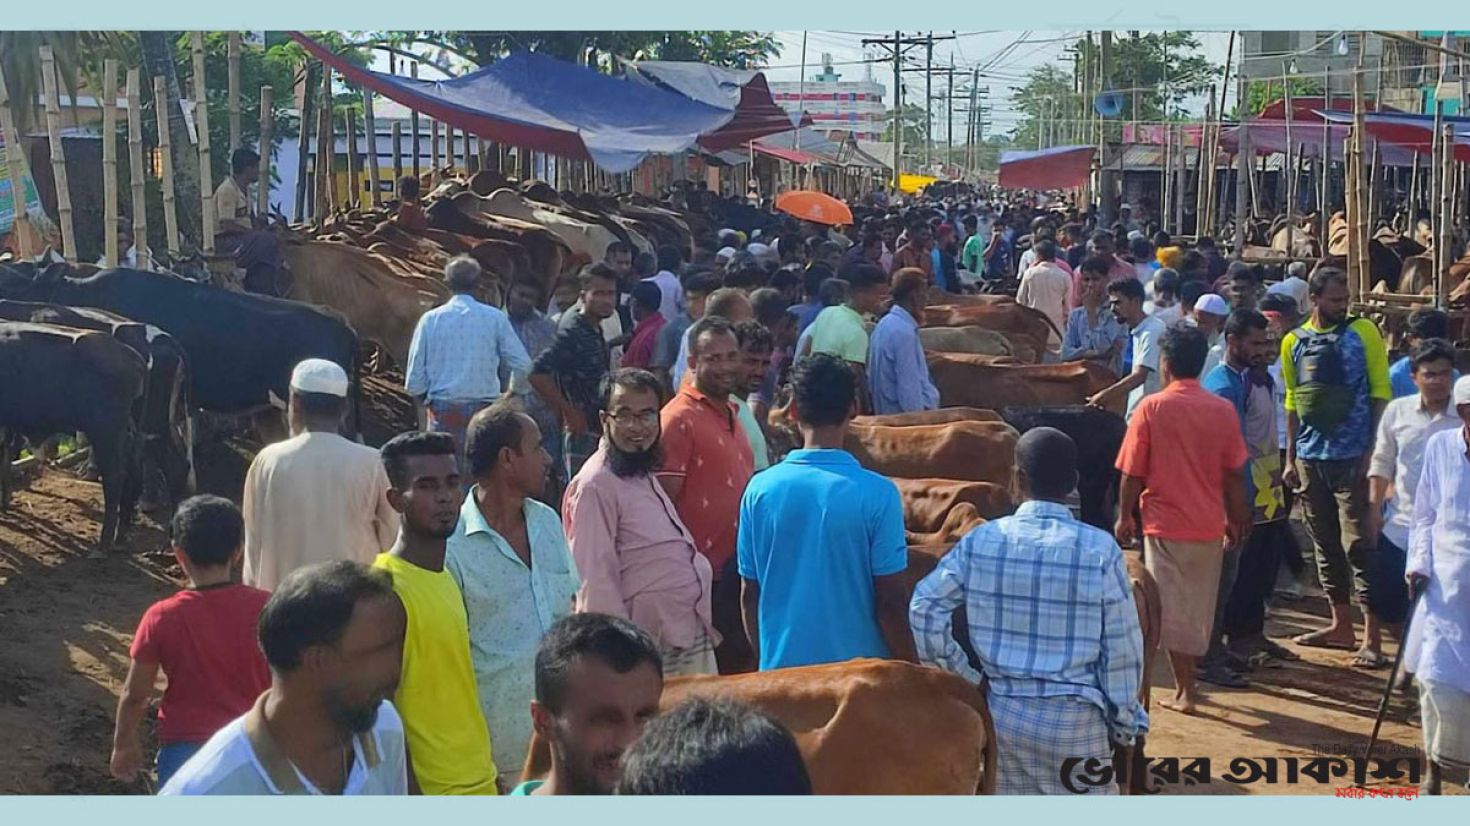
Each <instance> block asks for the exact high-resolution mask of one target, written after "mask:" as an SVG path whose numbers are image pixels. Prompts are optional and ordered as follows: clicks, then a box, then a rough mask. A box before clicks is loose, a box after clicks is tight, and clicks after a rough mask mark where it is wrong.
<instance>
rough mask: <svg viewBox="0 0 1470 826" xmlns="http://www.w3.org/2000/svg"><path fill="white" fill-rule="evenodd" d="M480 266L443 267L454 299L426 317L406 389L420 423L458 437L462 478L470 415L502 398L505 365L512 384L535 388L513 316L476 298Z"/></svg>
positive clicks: (413, 345)
mask: <svg viewBox="0 0 1470 826" xmlns="http://www.w3.org/2000/svg"><path fill="white" fill-rule="evenodd" d="M479 281H480V265H479V264H478V263H477V262H476V261H475V259H473V258H470V257H469V256H466V255H461V256H458V257H456V258H453V259H451V260H450V261H449V263H448V264H447V265H445V267H444V283H446V284H447V285H449V289H450V290H452V291H453V292H454V296H453V297H452V298H450V299H449V301H447V302H445V303H444V304H443V305H442V306H439V307H435V308H434V309H432V310H430V311H428V312H427V313H424V315H423V317H421V318H420V319H419V323H418V326H417V327H415V328H414V331H413V341H412V342H410V344H409V346H408V367H407V370H406V371H405V376H404V381H403V384H404V388H405V389H406V390H407V391H408V394H409V395H410V396H413V398H414V401H415V402H416V403H417V404H418V407H419V409H420V411H422V412H421V415H420V424H421V425H425V426H426V427H427V429H428V430H433V431H438V432H440V433H448V434H449V435H450V436H453V437H454V448H455V451H456V452H457V453H458V455H459V463H460V469H461V475H462V477H463V478H464V479H465V484H467V485H468V484H469V481H470V475H469V473H467V472H464V471H465V470H466V468H465V459H464V434H465V428H466V427H467V426H468V425H469V422H470V417H472V416H474V415H475V413H477V412H479V411H480V410H481V409H483V408H485V407H488V406H490V403H491V402H493V401H495V400H496V399H498V398H500V394H501V392H502V391H503V390H504V388H502V387H501V386H500V365H501V363H502V362H504V363H505V364H506V365H507V366H508V367H509V368H510V374H511V385H512V387H514V388H516V389H517V390H518V391H519V392H522V393H523V392H525V390H526V389H528V388H529V387H530V385H529V384H527V376H528V375H529V374H530V372H531V357H530V356H529V355H528V354H527V353H526V348H525V346H524V345H523V344H521V340H520V337H519V336H517V335H516V331H515V327H513V326H512V325H511V323H510V317H509V316H507V315H506V314H505V312H504V311H503V310H501V309H499V308H497V307H491V306H490V305H488V304H482V303H480V302H479V301H477V300H475V298H474V296H473V294H472V293H473V291H474V289H475V287H476V285H477V284H478V283H479Z"/></svg>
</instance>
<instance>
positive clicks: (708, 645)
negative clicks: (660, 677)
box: [658, 632, 720, 677]
mask: <svg viewBox="0 0 1470 826" xmlns="http://www.w3.org/2000/svg"><path fill="white" fill-rule="evenodd" d="M658 653H659V656H660V657H661V658H662V659H663V661H664V676H665V677H690V676H696V675H699V674H718V673H720V669H719V666H718V665H717V664H716V663H715V646H714V642H713V641H712V640H711V639H710V638H709V634H708V633H704V632H701V633H700V635H699V639H698V640H697V641H696V642H695V643H694V644H693V645H691V646H689V647H688V648H673V647H670V646H665V645H660V646H659V647H658Z"/></svg>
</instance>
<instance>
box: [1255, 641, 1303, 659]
mask: <svg viewBox="0 0 1470 826" xmlns="http://www.w3.org/2000/svg"><path fill="white" fill-rule="evenodd" d="M1258 649H1259V650H1260V651H1264V652H1265V653H1267V654H1270V655H1271V656H1272V657H1274V658H1276V659H1278V660H1281V661H1282V662H1289V663H1294V662H1300V661H1301V658H1302V656H1301V655H1300V654H1298V653H1296V652H1295V651H1292V650H1291V649H1290V648H1287V647H1286V646H1283V645H1278V644H1277V643H1276V642H1275V641H1273V640H1264V639H1263V640H1262V641H1261V644H1260V645H1259V646H1258Z"/></svg>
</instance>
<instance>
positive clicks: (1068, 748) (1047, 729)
mask: <svg viewBox="0 0 1470 826" xmlns="http://www.w3.org/2000/svg"><path fill="white" fill-rule="evenodd" d="M1208 630H1209V629H1208V628H1206V631H1208ZM987 702H988V703H989V706H990V716H991V718H992V719H993V720H994V722H995V751H996V784H995V793H996V794H1065V795H1071V794H1074V792H1072V791H1069V790H1068V789H1067V787H1066V786H1063V785H1062V764H1063V763H1064V762H1065V761H1066V760H1067V759H1068V758H1070V757H1077V758H1082V759H1084V760H1086V759H1096V760H1101V761H1103V762H1104V763H1105V764H1106V765H1112V759H1113V748H1112V744H1111V743H1110V742H1109V741H1108V724H1107V721H1106V720H1105V719H1104V718H1103V713H1102V709H1100V708H1098V707H1097V706H1095V705H1093V704H1092V703H1089V702H1087V701H1086V700H1084V699H1082V698H1081V697H1002V696H1000V695H998V694H996V693H994V692H990V695H989V697H988V699H987ZM1085 788H1087V794H1089V795H1110V794H1117V793H1118V787H1117V785H1116V784H1113V783H1107V784H1104V785H1102V786H1097V787H1085Z"/></svg>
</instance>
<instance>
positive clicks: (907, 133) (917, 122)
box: [883, 103, 924, 158]
mask: <svg viewBox="0 0 1470 826" xmlns="http://www.w3.org/2000/svg"><path fill="white" fill-rule="evenodd" d="M898 118H899V124H900V126H902V128H903V132H902V134H903V146H902V149H903V154H904V157H920V158H922V157H923V155H924V107H922V106H920V105H918V104H917V103H905V104H904V105H903V108H902V109H900V110H899V113H898ZM883 119H884V127H883V140H885V141H889V142H891V141H892V140H893V110H892V109H889V110H888V112H887V113H886V114H885V115H884V116H883ZM916 150H917V151H916Z"/></svg>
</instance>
